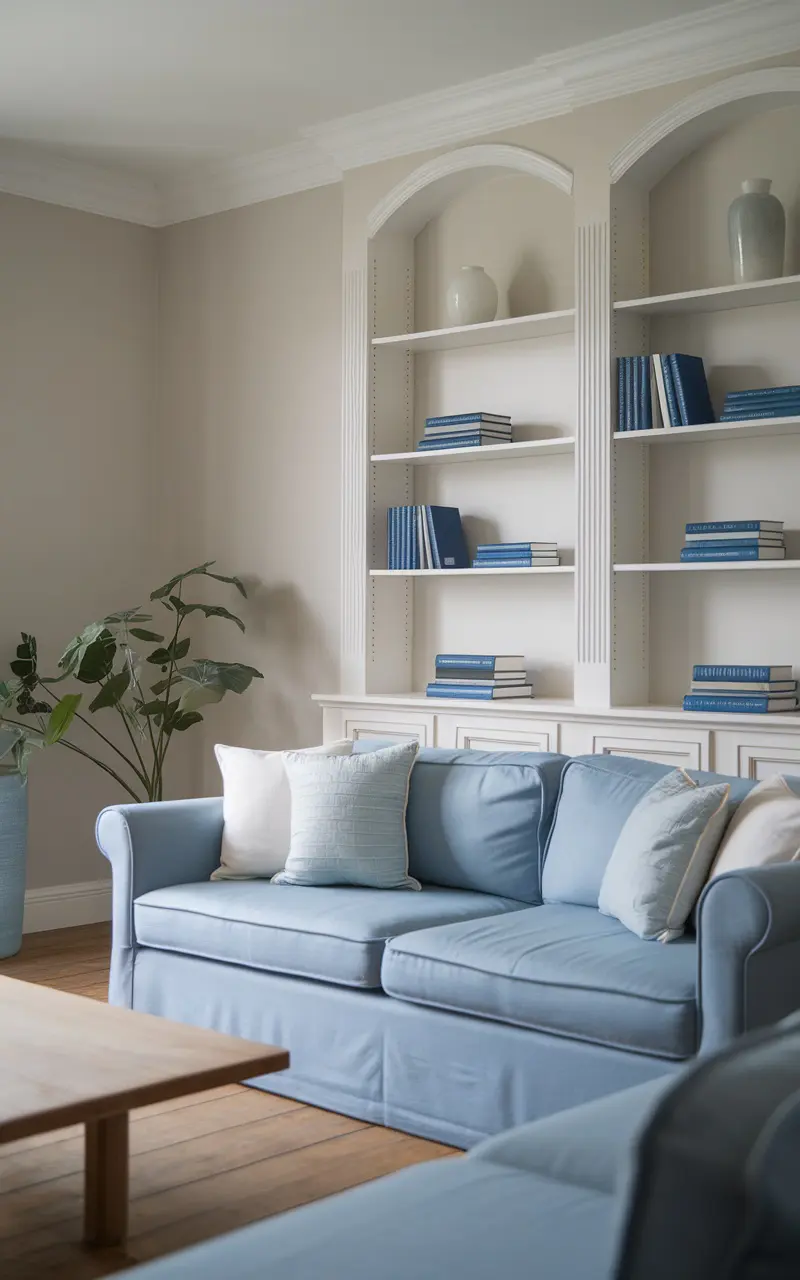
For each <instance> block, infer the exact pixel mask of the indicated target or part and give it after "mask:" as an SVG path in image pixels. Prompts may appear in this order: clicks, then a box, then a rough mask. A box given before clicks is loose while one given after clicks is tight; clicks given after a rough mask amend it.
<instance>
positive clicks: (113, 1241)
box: [83, 1111, 128, 1246]
mask: <svg viewBox="0 0 800 1280" xmlns="http://www.w3.org/2000/svg"><path fill="white" fill-rule="evenodd" d="M127 1232H128V1113H127V1111H124V1112H123V1113H122V1114H121V1115H117V1116H108V1117H107V1118H105V1119H103V1120H89V1121H87V1123H86V1171H85V1180H84V1216H83V1240H84V1243H85V1244H89V1245H95V1246H102V1245H120V1244H124V1242H125V1237H126V1235H127Z"/></svg>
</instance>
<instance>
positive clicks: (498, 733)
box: [436, 713, 559, 751]
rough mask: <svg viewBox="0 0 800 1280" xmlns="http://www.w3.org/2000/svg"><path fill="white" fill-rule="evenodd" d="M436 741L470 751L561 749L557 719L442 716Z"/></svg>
mask: <svg viewBox="0 0 800 1280" xmlns="http://www.w3.org/2000/svg"><path fill="white" fill-rule="evenodd" d="M436 740H437V743H438V745H439V746H440V747H445V746H446V747H455V748H457V749H459V750H467V751H558V740H559V726H558V723H557V722H555V721H552V720H551V721H547V720H528V719H527V718H526V719H525V722H524V723H520V721H519V720H511V719H510V718H507V719H503V718H502V717H497V718H495V717H492V718H491V719H490V718H489V717H486V718H485V719H483V718H480V717H477V716H476V717H474V718H473V717H471V716H470V715H469V713H467V714H465V715H440V716H438V717H437V734H436Z"/></svg>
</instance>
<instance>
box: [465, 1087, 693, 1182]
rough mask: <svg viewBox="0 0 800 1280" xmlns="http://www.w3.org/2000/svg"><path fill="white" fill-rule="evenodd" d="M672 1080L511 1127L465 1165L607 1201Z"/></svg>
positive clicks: (475, 1152) (481, 1144)
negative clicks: (478, 1164)
mask: <svg viewBox="0 0 800 1280" xmlns="http://www.w3.org/2000/svg"><path fill="white" fill-rule="evenodd" d="M675 1079H676V1077H675V1076H674V1075H668V1076H661V1077H660V1078H659V1079H658V1080H648V1081H647V1082H646V1083H645V1084H639V1085H635V1086H634V1087H633V1088H632V1089H624V1090H622V1092H620V1093H612V1094H609V1095H608V1096H607V1097H605V1098H598V1099H597V1100H596V1101H594V1102H584V1103H583V1104H582V1105H581V1106H578V1107H570V1108H569V1110H568V1111H559V1112H557V1113H556V1114H555V1115H552V1116H545V1118H544V1119H542V1120H532V1121H530V1122H529V1123H528V1124H521V1125H517V1127H516V1128H514V1129H508V1130H506V1132H505V1133H499V1134H497V1136H496V1137H494V1138H486V1139H485V1141H483V1142H479V1143H478V1145H477V1147H473V1148H472V1150H471V1151H470V1153H469V1158H470V1159H471V1160H491V1161H493V1162H494V1163H495V1164H501V1165H504V1166H505V1167H507V1168H509V1169H525V1170H527V1172H528V1173H538V1174H541V1176H542V1177H547V1178H555V1179H556V1180H557V1181H558V1182H571V1183H573V1184H574V1185H575V1186H579V1187H586V1188H587V1189H589V1190H592V1191H603V1192H605V1193H606V1194H607V1195H612V1194H614V1192H615V1191H616V1190H617V1189H618V1187H619V1185H621V1182H622V1181H624V1180H625V1179H626V1178H627V1174H628V1166H629V1164H630V1153H631V1149H632V1147H633V1145H634V1143H635V1142H636V1141H637V1139H638V1137H639V1135H640V1134H641V1133H642V1132H643V1130H644V1129H645V1127H646V1125H647V1123H648V1121H649V1120H650V1118H651V1116H652V1115H653V1112H654V1110H655V1108H656V1105H657V1104H658V1102H659V1100H660V1099H661V1098H662V1097H663V1096H664V1094H665V1093H668V1092H669V1090H670V1089H674V1087H675Z"/></svg>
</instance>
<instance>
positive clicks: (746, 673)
mask: <svg viewBox="0 0 800 1280" xmlns="http://www.w3.org/2000/svg"><path fill="white" fill-rule="evenodd" d="M791 678H792V668H791V667H790V666H783V667H781V666H777V667H752V666H727V667H726V666H719V665H714V664H713V663H704V662H701V663H699V664H698V665H697V666H695V667H693V668H692V680H695V681H697V680H710V681H714V682H719V681H720V680H731V681H733V682H734V683H735V684H743V683H745V682H747V683H750V682H753V683H755V684H761V683H763V682H765V681H771V680H791Z"/></svg>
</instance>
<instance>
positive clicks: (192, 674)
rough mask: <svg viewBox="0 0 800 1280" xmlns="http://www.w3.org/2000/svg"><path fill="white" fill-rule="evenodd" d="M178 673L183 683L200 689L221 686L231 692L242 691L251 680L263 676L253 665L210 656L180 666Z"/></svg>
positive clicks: (261, 678)
mask: <svg viewBox="0 0 800 1280" xmlns="http://www.w3.org/2000/svg"><path fill="white" fill-rule="evenodd" d="M178 675H179V676H180V678H181V680H182V681H183V683H184V684H189V685H195V686H197V687H198V688H201V689H206V688H208V687H209V686H211V687H212V688H215V687H217V688H218V687H220V686H221V687H222V688H223V689H225V690H230V692H231V693H244V691H245V689H247V688H248V687H249V685H250V684H251V683H252V681H253V680H263V678H264V677H263V676H262V674H261V672H260V671H257V670H256V668H255V667H248V666H245V665H244V663H241V662H213V661H212V660H211V659H210V658H197V659H195V661H194V662H190V663H189V665H188V666H186V667H181V668H180V669H179V671H178Z"/></svg>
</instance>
